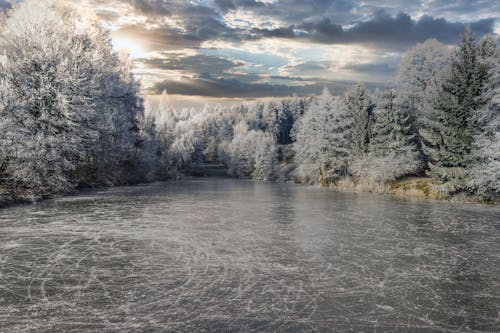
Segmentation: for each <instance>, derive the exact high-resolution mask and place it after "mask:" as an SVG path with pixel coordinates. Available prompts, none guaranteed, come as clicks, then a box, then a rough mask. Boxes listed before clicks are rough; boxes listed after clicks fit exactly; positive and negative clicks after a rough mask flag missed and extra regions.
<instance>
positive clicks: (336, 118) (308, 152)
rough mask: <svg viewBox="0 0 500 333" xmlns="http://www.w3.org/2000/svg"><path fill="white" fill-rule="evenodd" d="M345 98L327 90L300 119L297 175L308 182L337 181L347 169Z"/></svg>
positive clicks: (348, 144) (295, 144) (297, 145)
mask: <svg viewBox="0 0 500 333" xmlns="http://www.w3.org/2000/svg"><path fill="white" fill-rule="evenodd" d="M346 111H347V110H345V109H344V107H343V103H342V100H341V99H339V98H335V97H332V96H331V95H330V93H329V92H328V91H327V90H325V91H324V92H323V94H322V95H321V96H319V97H318V98H317V99H315V100H314V102H313V103H312V104H311V105H310V106H309V108H308V109H307V111H306V113H305V114H304V116H303V117H302V118H301V119H300V120H299V122H298V123H297V126H298V127H297V129H296V130H295V135H296V142H295V143H294V150H295V159H296V163H297V175H298V176H299V177H300V178H302V179H303V180H304V181H306V182H313V183H316V182H321V183H325V184H327V183H334V182H336V181H338V180H339V179H340V178H342V177H345V176H346V175H347V173H348V170H347V167H348V165H347V161H348V158H349V146H350V143H349V139H348V137H346V129H348V128H349V127H350V125H351V124H348V123H347V121H348V118H347V117H345V116H344V115H345V113H346Z"/></svg>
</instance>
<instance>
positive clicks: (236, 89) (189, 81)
mask: <svg viewBox="0 0 500 333" xmlns="http://www.w3.org/2000/svg"><path fill="white" fill-rule="evenodd" d="M281 79H283V80H291V81H302V79H300V78H285V77H283V78H281ZM315 81H316V82H315V83H309V84H307V83H306V84H304V85H294V86H291V85H287V84H269V83H247V82H243V81H242V80H238V79H234V78H233V79H226V78H214V77H212V76H210V75H209V74H206V73H205V74H202V75H199V76H197V77H195V78H188V77H183V78H182V79H181V80H180V81H178V80H165V81H162V82H159V83H156V84H155V85H154V87H153V88H152V89H151V91H150V93H151V94H153V95H155V94H160V93H161V92H162V91H163V90H165V89H166V90H167V91H168V92H169V93H170V94H175V95H187V96H206V97H220V98H258V97H270V96H274V97H283V96H292V95H294V94H296V95H298V96H310V95H316V94H319V93H321V91H322V90H323V89H324V88H325V87H327V88H328V89H329V90H330V92H332V93H333V94H341V93H343V92H344V91H345V90H347V89H348V88H349V87H351V86H352V82H347V81H326V80H321V79H316V80H315ZM368 86H370V87H380V84H376V83H368Z"/></svg>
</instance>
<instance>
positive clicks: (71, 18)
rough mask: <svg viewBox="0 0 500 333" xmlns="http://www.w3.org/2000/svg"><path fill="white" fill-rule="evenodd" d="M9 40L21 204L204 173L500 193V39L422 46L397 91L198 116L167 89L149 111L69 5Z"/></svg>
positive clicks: (8, 168)
mask: <svg viewBox="0 0 500 333" xmlns="http://www.w3.org/2000/svg"><path fill="white" fill-rule="evenodd" d="M0 37H1V45H2V51H3V52H2V55H1V56H0V189H1V191H3V192H4V193H8V194H9V195H11V196H13V197H16V196H17V197H24V198H31V199H39V198H46V197H51V196H54V195H60V194H64V193H68V192H71V191H73V190H74V189H76V188H78V187H85V186H101V185H120V184H129V183H137V182H142V181H152V180H157V179H160V180H164V179H170V178H176V177H179V176H180V175H182V174H185V173H187V172H189V170H190V169H192V167H193V166H195V165H199V164H201V163H222V164H224V165H225V166H226V169H227V173H228V174H229V175H231V176H235V177H243V178H254V179H262V180H288V179H293V180H296V181H299V182H304V183H313V184H323V185H335V184H339V183H340V182H343V181H345V180H351V181H354V182H358V183H365V184H367V186H380V185H384V184H388V183H391V182H393V181H395V180H398V179H402V178H405V177H409V176H424V175H427V176H430V177H432V178H433V186H434V187H435V188H436V189H438V190H439V191H442V192H444V193H450V194H454V193H460V192H465V193H474V194H479V195H481V196H483V197H484V198H487V199H491V198H494V197H496V196H498V194H499V191H500V174H499V172H498V170H499V169H500V168H499V167H500V162H499V161H500V134H499V133H500V121H499V114H500V112H499V105H500V98H499V89H500V73H499V68H500V65H499V59H500V56H499V51H498V49H497V40H496V39H495V37H494V36H485V37H483V38H482V39H481V40H476V39H475V37H474V35H473V33H472V32H471V31H469V30H467V31H466V32H465V33H464V35H463V38H462V41H461V43H460V44H459V45H458V46H457V47H454V48H452V47H449V46H446V45H443V44H441V43H439V42H437V41H436V40H428V41H426V42H424V43H421V44H418V45H416V46H415V47H413V48H411V49H410V50H408V51H407V52H406V54H405V56H404V57H403V59H402V61H401V64H400V67H399V70H398V75H397V77H396V78H395V80H394V82H392V83H391V84H389V85H388V88H387V89H382V90H375V91H372V90H370V89H368V88H367V87H366V86H365V85H363V84H357V85H354V86H353V87H352V88H351V89H350V90H348V91H347V92H346V93H345V94H343V95H342V96H332V95H331V94H330V93H329V92H328V91H327V90H325V91H324V92H323V93H322V94H321V95H320V96H316V97H296V96H294V97H288V98H272V99H267V100H260V101H256V102H245V103H242V104H237V105H232V106H229V107H227V106H226V107H225V106H221V105H206V106H205V107H204V108H202V109H200V110H197V109H187V108H185V109H182V110H177V109H175V108H173V107H172V106H171V104H170V103H169V101H168V95H167V94H166V93H164V94H163V95H162V96H161V97H160V102H159V103H157V104H156V105H152V103H149V102H148V100H147V99H146V98H144V97H143V95H142V93H141V85H140V82H139V81H138V80H136V79H135V78H134V76H133V75H132V72H131V61H130V59H129V58H128V56H127V55H126V54H123V53H119V52H115V51H113V49H112V47H111V43H110V37H109V32H108V31H106V30H105V29H104V28H103V27H102V26H101V25H100V24H99V22H98V20H97V18H96V17H95V16H94V15H93V14H92V13H89V12H85V11H83V10H82V9H80V8H77V7H75V6H73V5H70V4H68V3H66V2H63V1H55V0H41V1H35V0H25V1H23V2H22V3H21V4H18V5H16V6H15V7H14V8H13V9H12V10H10V11H9V12H8V13H7V15H5V16H4V17H3V19H2V22H1V35H0Z"/></svg>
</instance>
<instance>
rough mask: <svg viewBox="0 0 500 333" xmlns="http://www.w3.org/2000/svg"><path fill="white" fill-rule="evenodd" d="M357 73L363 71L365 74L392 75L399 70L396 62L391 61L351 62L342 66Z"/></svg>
mask: <svg viewBox="0 0 500 333" xmlns="http://www.w3.org/2000/svg"><path fill="white" fill-rule="evenodd" d="M342 69H344V70H348V71H351V72H355V73H363V74H365V75H373V76H376V75H381V76H387V77H390V76H392V75H394V73H395V72H396V70H397V66H396V64H391V63H367V64H349V65H345V66H343V67H342Z"/></svg>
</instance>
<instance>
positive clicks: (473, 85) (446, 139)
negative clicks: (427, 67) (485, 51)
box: [421, 29, 489, 193]
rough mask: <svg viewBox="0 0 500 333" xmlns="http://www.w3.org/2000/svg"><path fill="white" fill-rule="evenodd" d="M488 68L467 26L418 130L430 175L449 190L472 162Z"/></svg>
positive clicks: (461, 186)
mask: <svg viewBox="0 0 500 333" xmlns="http://www.w3.org/2000/svg"><path fill="white" fill-rule="evenodd" d="M488 67H489V66H488V65H487V64H486V63H484V62H482V61H481V59H480V54H479V48H478V46H477V43H476V41H475V38H474V35H473V34H472V32H471V31H470V29H467V31H466V32H465V34H464V36H463V39H462V42H461V45H460V47H459V49H458V51H457V54H456V56H455V58H454V60H453V63H452V65H451V68H450V74H449V76H448V77H447V78H446V80H445V81H444V82H443V84H442V85H441V88H440V90H439V93H438V96H437V98H436V100H435V102H434V109H433V110H432V111H431V113H430V114H429V115H428V117H427V118H426V122H425V128H424V130H422V131H421V133H422V135H423V137H424V138H425V140H426V143H427V146H426V148H425V151H426V153H427V154H428V156H429V158H430V175H431V176H432V177H433V178H435V179H436V180H437V181H439V182H440V183H441V184H442V185H443V186H442V187H443V190H444V191H448V192H450V193H452V192H456V191H460V190H462V189H464V188H465V185H466V168H467V167H468V166H470V165H471V163H472V154H471V153H472V147H473V143H474V135H475V134H476V132H477V131H478V128H477V126H476V122H475V120H474V119H475V117H476V114H477V112H478V110H479V109H481V108H482V107H484V105H485V103H486V102H487V96H486V94H485V89H486V83H487V81H488V79H489V75H488V73H489V70H488Z"/></svg>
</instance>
